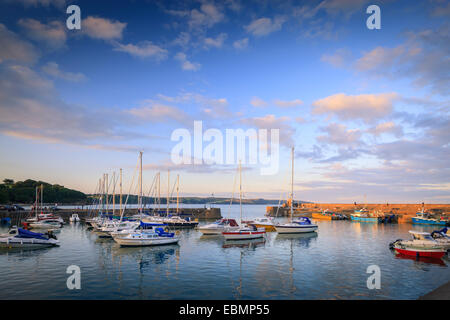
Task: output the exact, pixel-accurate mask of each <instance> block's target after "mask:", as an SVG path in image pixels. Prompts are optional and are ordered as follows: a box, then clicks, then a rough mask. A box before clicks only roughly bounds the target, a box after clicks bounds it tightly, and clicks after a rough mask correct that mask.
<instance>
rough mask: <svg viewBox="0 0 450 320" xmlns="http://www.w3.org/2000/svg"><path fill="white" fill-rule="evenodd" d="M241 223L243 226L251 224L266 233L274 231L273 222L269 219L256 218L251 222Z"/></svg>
mask: <svg viewBox="0 0 450 320" xmlns="http://www.w3.org/2000/svg"><path fill="white" fill-rule="evenodd" d="M242 222H243V223H245V224H252V225H254V226H255V227H257V228H264V229H266V232H272V231H275V226H274V224H273V220H272V218H270V217H258V218H254V219H252V220H244V221H242Z"/></svg>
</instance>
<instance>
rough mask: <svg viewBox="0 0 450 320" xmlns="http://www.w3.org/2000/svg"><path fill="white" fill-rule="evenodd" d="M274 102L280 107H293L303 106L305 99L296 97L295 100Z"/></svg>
mask: <svg viewBox="0 0 450 320" xmlns="http://www.w3.org/2000/svg"><path fill="white" fill-rule="evenodd" d="M273 103H274V104H275V105H276V106H278V107H280V108H292V107H297V106H301V105H302V104H303V101H302V100H300V99H295V100H290V101H287V100H278V99H276V100H274V101H273Z"/></svg>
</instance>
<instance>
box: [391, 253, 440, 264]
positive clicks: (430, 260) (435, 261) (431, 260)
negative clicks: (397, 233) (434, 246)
mask: <svg viewBox="0 0 450 320" xmlns="http://www.w3.org/2000/svg"><path fill="white" fill-rule="evenodd" d="M393 254H394V257H395V259H400V260H412V261H414V265H415V266H417V267H420V266H426V265H427V264H432V265H436V266H441V267H447V264H446V263H445V262H444V260H442V259H437V258H430V257H413V256H408V255H404V254H399V253H395V251H393Z"/></svg>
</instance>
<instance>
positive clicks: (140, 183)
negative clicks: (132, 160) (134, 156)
mask: <svg viewBox="0 0 450 320" xmlns="http://www.w3.org/2000/svg"><path fill="white" fill-rule="evenodd" d="M139 213H140V214H141V215H142V151H140V152H139Z"/></svg>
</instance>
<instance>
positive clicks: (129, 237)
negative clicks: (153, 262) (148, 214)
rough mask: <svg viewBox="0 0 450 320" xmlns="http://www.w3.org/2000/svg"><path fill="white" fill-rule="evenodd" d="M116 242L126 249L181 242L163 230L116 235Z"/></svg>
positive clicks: (114, 237)
mask: <svg viewBox="0 0 450 320" xmlns="http://www.w3.org/2000/svg"><path fill="white" fill-rule="evenodd" d="M113 239H114V241H115V242H117V243H118V244H120V245H121V246H124V247H143V246H157V245H167V244H175V243H178V241H179V240H180V239H179V237H177V236H175V234H174V233H172V232H170V233H169V232H165V231H164V229H163V228H156V229H155V230H136V231H134V232H131V233H126V234H114V235H113Z"/></svg>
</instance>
